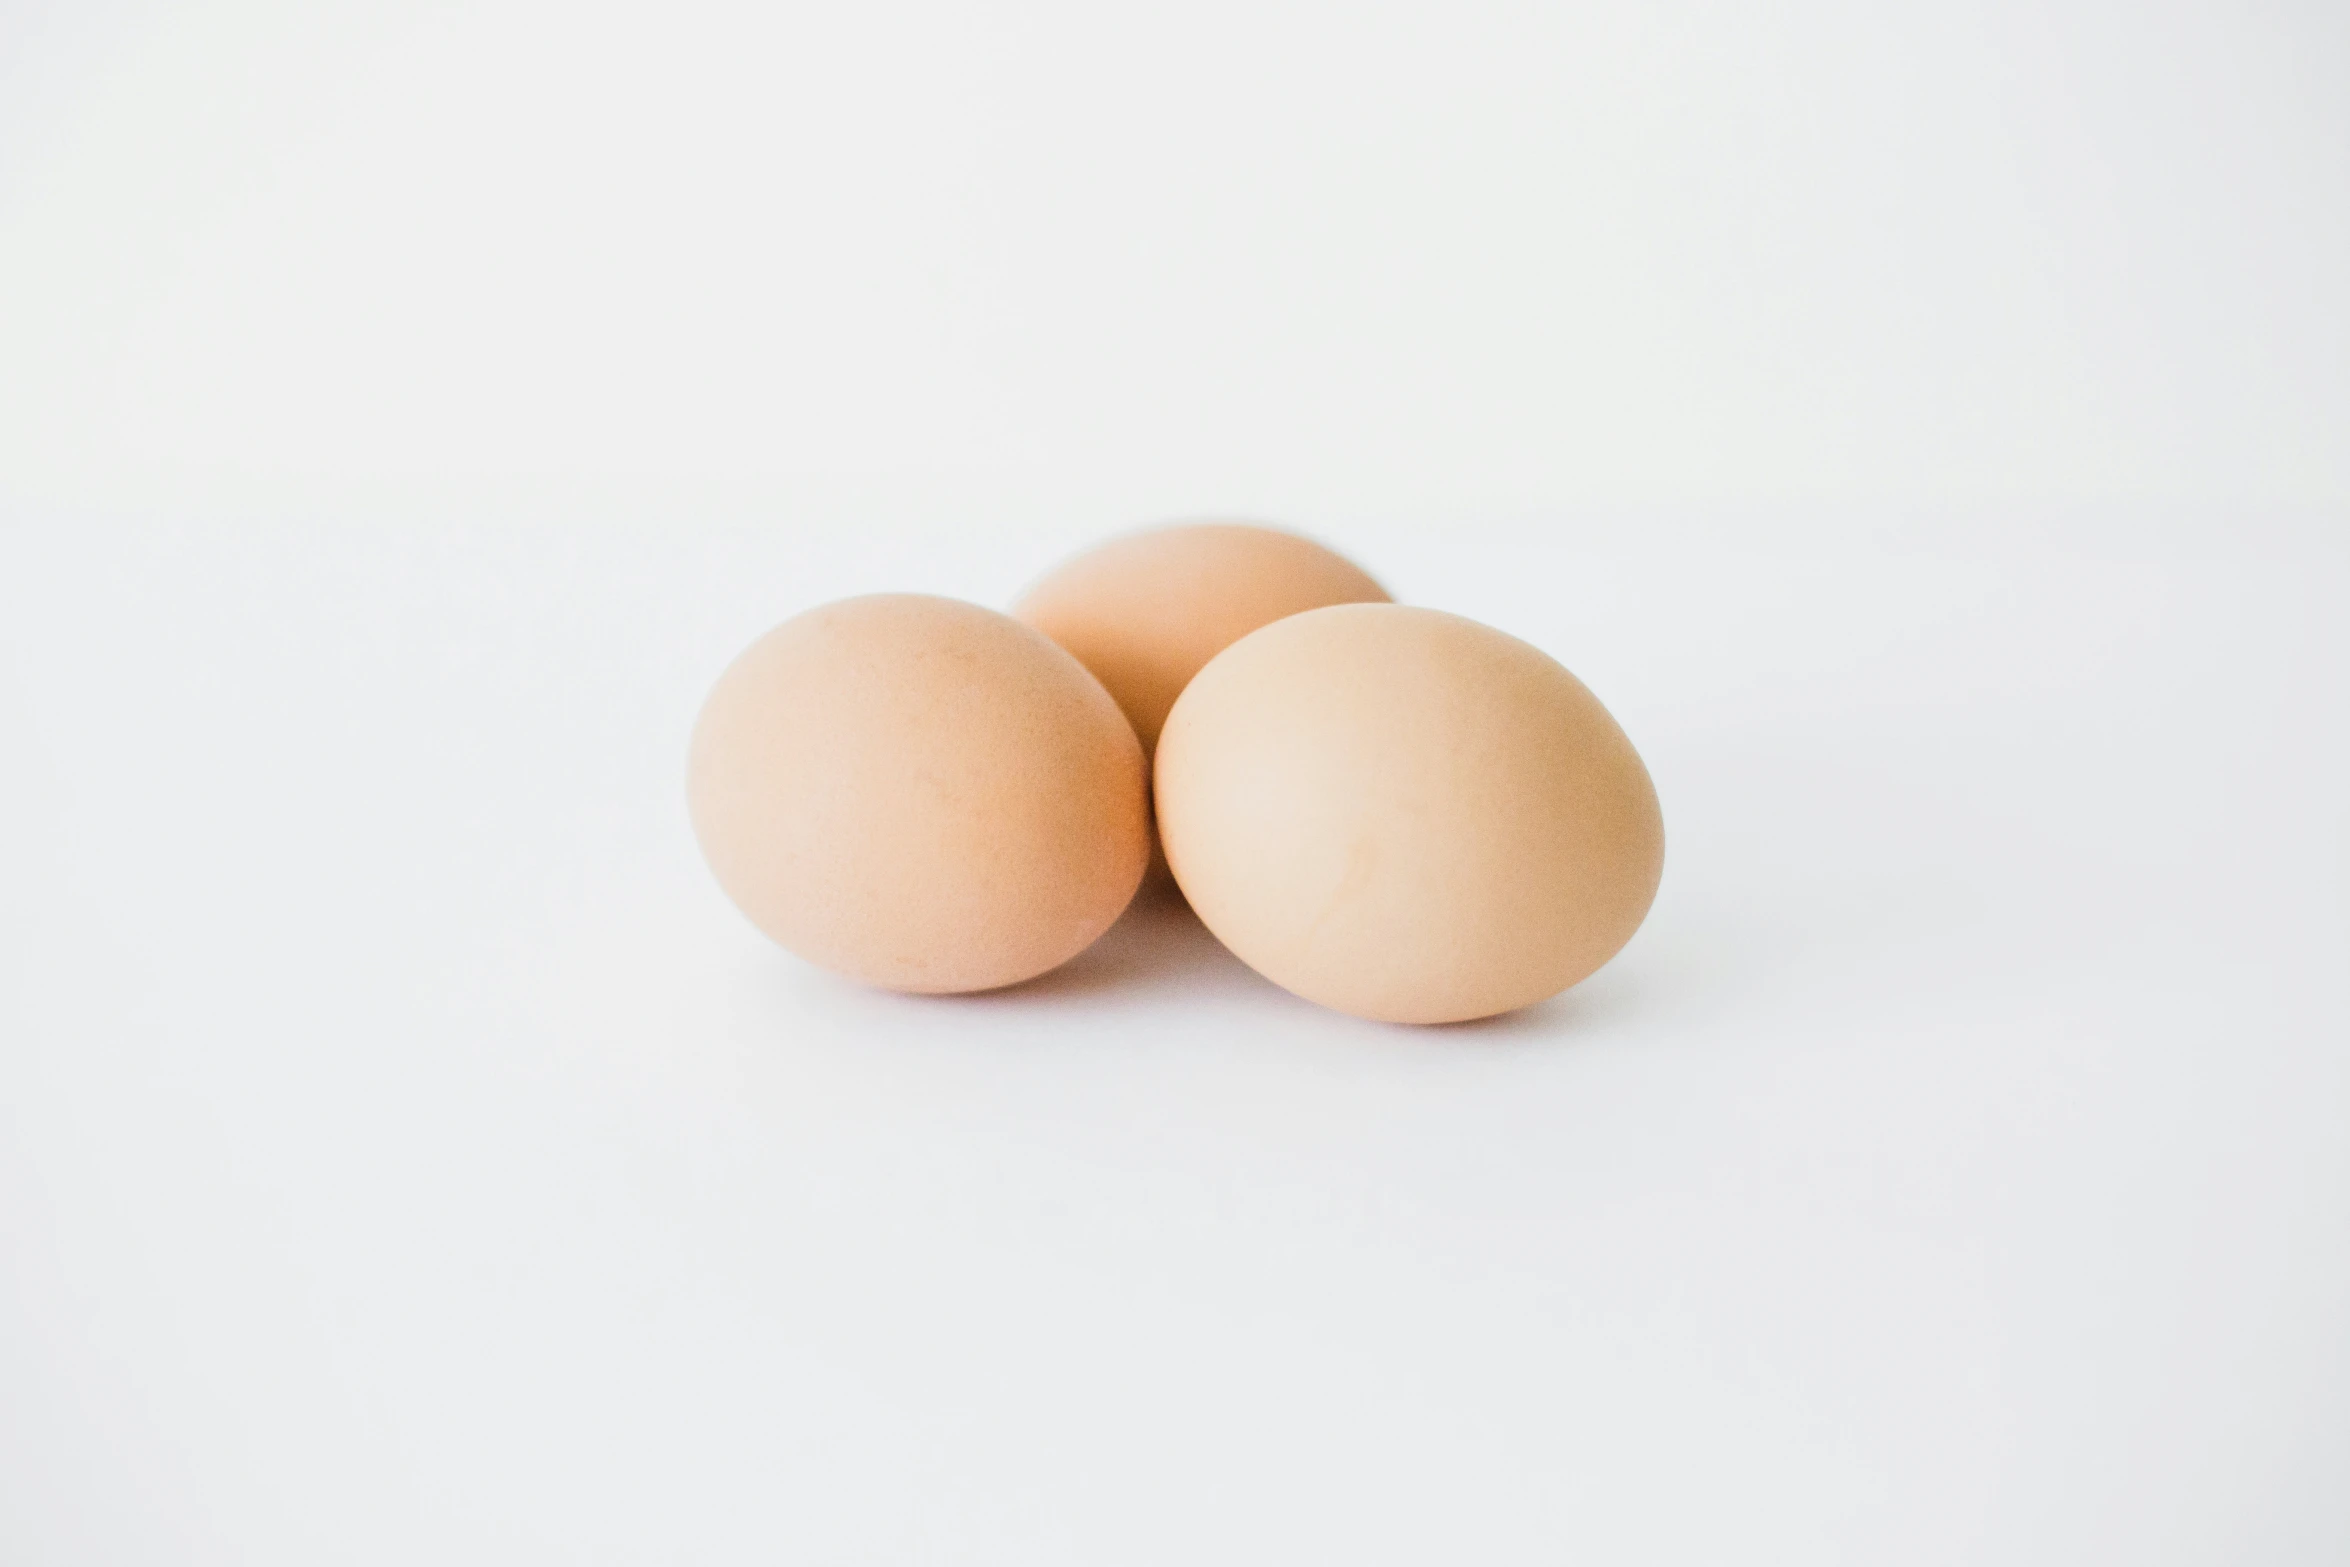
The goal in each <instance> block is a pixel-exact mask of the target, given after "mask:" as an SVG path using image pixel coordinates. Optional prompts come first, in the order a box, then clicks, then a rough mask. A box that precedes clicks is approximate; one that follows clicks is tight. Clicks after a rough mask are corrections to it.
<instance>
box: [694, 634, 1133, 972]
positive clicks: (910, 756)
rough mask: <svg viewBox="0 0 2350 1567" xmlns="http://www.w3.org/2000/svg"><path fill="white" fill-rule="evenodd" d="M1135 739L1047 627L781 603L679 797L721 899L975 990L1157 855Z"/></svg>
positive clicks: (1119, 890)
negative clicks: (784, 615) (787, 614)
mask: <svg viewBox="0 0 2350 1567" xmlns="http://www.w3.org/2000/svg"><path fill="white" fill-rule="evenodd" d="M1145 776H1146V774H1145V765H1144V761H1143V754H1142V747H1141V745H1140V744H1139V743H1138V742H1137V741H1136V739H1135V737H1134V731H1133V729H1132V728H1131V727H1130V726H1129V725H1128V724H1127V722H1126V720H1125V718H1124V717H1123V716H1122V715H1121V714H1120V712H1119V710H1118V705H1117V703H1115V702H1114V701H1112V700H1111V699H1110V695H1109V693H1108V692H1107V691H1105V690H1103V689H1102V686H1101V683H1100V682H1099V681H1097V680H1096V679H1094V677H1093V676H1092V675H1090V674H1088V673H1087V672H1086V669H1085V667H1084V666H1083V665H1082V664H1080V663H1078V662H1077V660H1076V659H1074V658H1072V657H1071V656H1070V655H1069V654H1068V653H1066V652H1064V651H1063V650H1062V649H1061V648H1060V647H1059V646H1057V645H1056V644H1055V643H1053V642H1052V640H1051V639H1049V638H1047V637H1046V636H1044V635H1043V634H1042V633H1040V632H1038V631H1036V630H1034V629H1032V628H1030V627H1028V626H1025V625H1022V624H1021V623H1020V622H1018V621H1016V620H1013V619H1012V618H1011V617H1009V616H1007V615H1002V614H998V613H996V612H995V611H993V610H989V609H982V608H980V607H979V606H978V605H976V604H965V603H961V602H958V601H956V600H953V599H943V598H931V597H927V596H923V595H918V594H881V595H876V596H873V597H869V598H854V599H845V600H842V601H841V602H839V603H835V604H827V605H825V606H824V607H822V608H820V609H814V610H810V611H808V612H807V613H806V614H803V615H800V616H798V617H796V618H794V619H792V620H788V621H786V622H784V623H783V624H782V625H780V626H778V627H776V628H775V629H774V630H772V631H770V632H768V633H767V634H766V635H765V636H763V637H761V638H760V639H759V640H758V641H756V642H754V643H753V644H751V646H750V648H749V649H748V650H746V651H745V652H744V653H743V654H742V656H741V657H739V658H737V659H736V660H735V661H734V663H733V664H732V665H731V666H730V667H728V669H727V670H726V672H725V673H724V674H723V675H721V676H720V677H719V679H718V683H717V685H716V687H715V688H714V689H713V690H712V691H711V692H710V695H709V699H708V700H707V701H706V702H705V703H704V705H703V707H702V711H701V716H700V717H699V719H698V720H697V721H696V723H695V725H694V731H693V739H692V745H691V750H690V755H689V758H688V764H687V795H688V803H689V806H690V809H691V814H692V819H693V827H694V832H695V835H696V837H697V838H698V839H699V840H700V843H701V847H702V853H703V855H704V857H705V858H707V859H708V861H709V864H710V869H711V870H712V871H713V872H714V873H715V874H716V876H717V878H718V883H719V885H720V887H722V888H723V889H724V890H725V892H726V894H727V896H728V897H730V898H732V899H733V900H734V902H735V904H736V905H737V906H738V907H739V908H740V909H741V910H742V912H743V913H744V914H746V915H748V916H749V917H750V920H751V923H752V924H754V925H756V926H757V927H758V928H759V929H760V930H762V931H764V932H765V933H766V934H767V935H768V936H769V937H770V938H772V939H773V940H774V941H776V942H777V943H779V944H780V945H782V946H784V947H786V948H788V949H789V950H791V951H793V952H796V953H798V954H799V955H800V956H801V957H803V958H806V959H808V960H809V961H810V962H812V963H816V964H820V965H822V966H823V967H825V968H828V969H831V970H834V971H835V972H837V973H840V974H845V975H847V976H849V977H850V978H852V979H857V980H862V981H864V982H866V983H867V984H872V985H878V986H883V987H886V988H888V989H892V990H906V991H924V992H943V991H969V990H988V989H992V988H994V987H996V986H1000V985H1009V984H1014V983H1016V982H1018V981H1020V980H1023V979H1028V978H1031V977H1032V976H1034V975H1037V974H1041V973H1043V972H1045V971H1046V970H1047V969H1050V968H1053V967H1055V966H1057V965H1058V964H1060V963H1063V962H1065V961H1066V960H1068V959H1069V958H1071V957H1074V956H1075V955H1076V954H1077V953H1079V952H1081V951H1083V950H1084V949H1085V947H1086V946H1087V945H1089V944H1090V943H1091V942H1092V941H1093V939H1094V938H1095V937H1096V936H1099V935H1100V934H1101V933H1102V932H1103V931H1104V930H1105V929H1107V928H1108V927H1109V925H1110V924H1111V922H1112V921H1114V920H1115V919H1116V918H1117V917H1118V915H1119V913H1120V911H1121V910H1123V909H1124V908H1125V906H1126V904H1127V902H1128V900H1129V899H1131V898H1132V897H1133V895H1134V892H1135V889H1136V887H1137V886H1138V885H1139V883H1140V881H1141V879H1142V873H1143V867H1144V863H1145V860H1146V858H1147V855H1148V853H1149V844H1150V828H1149V815H1148V805H1147V793H1146V788H1145Z"/></svg>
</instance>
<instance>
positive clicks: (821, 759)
mask: <svg viewBox="0 0 2350 1567" xmlns="http://www.w3.org/2000/svg"><path fill="white" fill-rule="evenodd" d="M688 774H689V780H688V794H689V801H690V805H691V809H692V814H693V822H694V829H695V832H696V834H697V836H698V837H699V838H700V840H701V845H702V850H703V853H704V854H705V855H706V856H707V858H708V860H709V862H710V866H711V868H712V869H713V870H714V871H715V872H716V873H717V877H718V880H719V883H720V885H721V886H722V887H724V889H725V890H726V892H727V894H728V895H729V896H730V897H731V898H733V900H734V901H735V903H736V904H737V905H738V906H739V907H740V908H741V909H742V911H743V912H744V913H745V914H747V915H748V916H749V917H750V919H751V921H752V923H754V924H755V925H757V926H758V927H759V928H760V929H761V930H762V931H764V932H765V933H766V934H767V935H768V936H769V937H771V938H773V939H774V940H775V941H776V942H778V943H780V944H781V945H783V946H785V947H787V948H789V949H790V950H792V951H793V952H796V953H798V954H799V955H800V956H802V957H804V958H807V959H809V960H810V961H812V962H814V963H817V964H820V965H822V966H824V967H826V968H829V969H832V970H835V971H837V972H839V973H842V974H845V975H848V976H850V977H851V978H854V979H858V980H862V981H865V982H866V983H869V984H873V985H879V986H883V987H886V988H889V989H894V990H906V991H923V992H952V991H973V990H989V989H994V988H996V987H999V986H1003V985H1010V984H1015V983H1017V982H1019V981H1021V980H1024V979H1028V978H1032V977H1033V976H1035V975H1038V974H1041V973H1044V972H1045V971H1047V970H1049V969H1052V968H1054V967H1057V966H1058V965H1059V964H1061V963H1064V962H1066V961H1067V960H1068V959H1070V958H1072V957H1074V956H1076V955H1077V954H1078V953H1079V952H1081V951H1083V950H1084V949H1085V948H1086V947H1087V946H1089V945H1090V944H1091V943H1092V942H1093V941H1094V939H1095V938H1096V937H1098V936H1100V935H1101V934H1102V932H1103V931H1105V930H1106V929H1108V928H1109V926H1110V925H1111V924H1112V922H1114V921H1115V920H1116V919H1117V917H1118V915H1119V914H1120V913H1121V912H1122V911H1123V910H1124V909H1125V907H1126V905H1127V904H1128V902H1129V901H1131V900H1132V898H1133V897H1134V895H1135V893H1136V891H1137V889H1138V888H1139V887H1140V885H1141V884H1142V882H1143V881H1144V879H1145V877H1146V875H1156V874H1159V872H1158V871H1156V870H1155V869H1154V861H1155V860H1156V858H1157V856H1156V855H1155V854H1154V847H1156V848H1157V849H1160V850H1163V853H1164V863H1165V867H1166V873H1168V874H1171V875H1172V876H1173V879H1174V881H1175V884H1176V885H1177V886H1178V887H1179V888H1180V889H1181V891H1182V894H1183V896H1184V897H1185V898H1186V899H1188V900H1189V901H1190V904H1191V907H1192V909H1193V910H1194V911H1195V912H1196V913H1197V914H1198V915H1199V917H1200V919H1201V921H1202V922H1204V923H1205V924H1206V926H1207V927H1208V929H1209V930H1211V931H1213V932H1214V933H1215V935H1216V936H1217V938H1218V939H1220V940H1221V941H1222V942H1223V943H1224V944H1225V945H1226V946H1227V947H1229V948H1231V949H1232V951H1233V952H1234V953H1235V954H1237V955H1238V956H1239V957H1240V958H1241V959H1242V961H1244V962H1246V963H1247V964H1249V965H1250V966H1251V967H1252V968H1254V969H1256V970H1257V971H1258V972H1259V973H1261V974H1263V975H1264V976H1265V977H1267V978H1268V979H1271V980H1273V981H1274V982H1275V983H1277V984H1279V985H1282V986H1284V987H1286V988H1287V989H1289V990H1291V991H1294V992H1295V993H1296V994H1298V995H1300V996H1303V997H1305V998H1307V999H1308V1000H1311V1001H1316V1002H1320V1003H1322V1004H1323V1005H1325V1006H1329V1007H1334V1008H1336V1009H1338V1010H1340V1011H1342V1012H1349V1013H1353V1014H1355V1015H1357V1016H1361V1017H1367V1018H1374V1019H1379V1020H1383V1021H1389V1022H1404V1023H1444V1022H1458V1021H1464V1020H1467V1019H1470V1018H1478V1017H1486V1016H1490V1015H1492V1014H1494V1013H1499V1012H1506V1011H1510V1010H1512V1009H1514V1008H1517V1007H1521V1006H1525V1005H1527V1004H1529V1003H1531V1002H1535V1001H1539V1000H1541V999H1543V998H1544V997H1546V996H1550V995H1554V994H1556V993H1557V992H1559V991H1561V990H1564V989H1565V988H1567V987H1568V986H1569V985H1572V984H1574V983H1575V982H1576V981H1578V980H1580V979H1582V978H1583V977H1584V976H1585V975H1587V974H1589V973H1591V972H1592V971H1593V970H1594V969H1596V968H1598V967H1599V966H1600V965H1601V964H1603V963H1605V962H1606V961H1607V960H1608V959H1609V958H1610V957H1612V956H1613V955H1614V954H1615V953H1616V951H1617V950H1618V949H1619V948H1621V947H1622V946H1623V944H1624V943H1625V942H1626V941H1627V940H1629V939H1630V938H1631V935H1632V932H1633V931H1634V930H1635V929H1636V928H1637V927H1638V926H1639V924H1640V921H1641V919H1642V918H1643V917H1644V916H1645V915H1646V914H1647V912H1648V907H1649V904H1650V902H1651V900H1652V899H1653V898H1654V897H1655V895H1656V888H1657V880H1658V877H1659V875H1660V873H1661V871H1662V868H1663V863H1664V826H1663V820H1662V817H1661V816H1660V815H1659V813H1658V809H1657V801H1656V791H1655V789H1654V787H1653V786H1652V785H1651V783H1650V781H1649V777H1648V771H1647V769H1646V768H1645V767H1644V766H1643V765H1642V763H1641V760H1640V757H1639V754H1638V753H1637V752H1635V751H1634V750H1633V748H1632V744H1631V742H1630V741H1629V740H1627V739H1626V738H1625V736H1624V732H1623V730H1622V729H1621V728H1620V727H1618V725H1617V724H1616V721H1615V720H1614V719H1613V718H1612V717H1611V716H1610V715H1609V714H1608V711H1607V710H1606V709H1605V708H1604V707H1602V706H1600V704H1599V702H1598V700H1597V699H1596V698H1595V697H1593V696H1592V694H1591V693H1590V692H1589V691H1588V690H1586V689H1585V688H1584V686H1583V685H1582V683H1581V682H1580V681H1578V680H1577V679H1576V678H1575V677H1574V676H1573V675H1571V674H1569V673H1568V672H1567V671H1566V670H1565V669H1564V668H1562V667H1560V666H1559V665H1558V664H1557V663H1556V662H1554V661H1553V660H1552V659H1550V658H1549V657H1548V656H1546V655H1545V654H1543V653H1541V652H1540V651H1538V650H1536V649H1535V648H1533V647H1531V646H1529V645H1527V644H1526V643H1524V642H1521V641H1519V640H1517V639H1516V638H1514V637H1511V636H1508V635H1505V634H1504V633H1502V632H1499V631H1495V630H1493V629H1492V628H1490V627H1487V626H1482V625H1479V624H1477V623H1476V622H1474V621H1470V620H1465V619H1462V618H1461V617H1459V616H1457V615H1449V614H1445V613H1442V612H1441V611H1437V610H1432V609H1419V608H1410V607H1406V606H1403V605H1399V604H1395V603H1393V602H1391V601H1390V600H1389V597H1388V595H1387V593H1386V591H1385V590H1384V589H1383V588H1381V587H1380V585H1379V584H1378V583H1377V582H1375V581H1373V580H1372V579H1371V578H1370V577H1369V576H1368V575H1366V574H1365V573H1364V572H1363V571H1361V570H1360V569H1359V568H1357V567H1356V566H1354V565H1353V564H1352V563H1351V562H1349V561H1347V560H1345V559H1343V558H1341V557H1340V556H1338V555H1336V554H1334V553H1332V552H1331V551H1329V550H1327V549H1325V548H1323V547H1322V546H1321V545H1319V544H1316V543H1314V542H1312V541H1311V540H1308V539H1304V538H1301V537H1298V536H1297V535H1295V534H1291V533H1285V532H1281V531H1278V530H1275V529H1271V528H1263V527H1256V526H1246V525H1240V524H1230V523H1197V524H1186V525H1181V526H1176V527H1170V528H1160V529H1156V530H1153V531H1149V532H1144V533H1137V534H1130V535H1128V536H1126V537H1123V538H1119V539H1115V540H1112V541H1111V542H1109V543H1107V544H1105V545H1102V546H1101V547H1099V548H1097V549H1094V550H1092V551H1089V552H1088V553H1086V554H1083V555H1080V556H1078V557H1077V558H1076V559H1074V560H1072V561H1069V562H1068V563H1067V564H1065V565H1063V566H1062V567H1060V568H1059V569H1058V570H1056V571H1054V572H1052V573H1051V574H1050V575H1048V576H1046V577H1045V578H1044V579H1043V580H1042V581H1040V582H1038V583H1037V584H1036V585H1035V586H1034V587H1032V588H1031V589H1030V590H1029V591H1028V592H1027V593H1026V594H1025V595H1024V596H1023V597H1022V598H1021V600H1020V601H1019V603H1018V604H1016V605H1015V606H1014V608H1013V611H1012V613H1011V614H1010V615H1002V614H998V613H996V612H995V611H993V610H989V609H983V608H981V607H979V606H978V605H975V604H966V603H962V602H960V601H957V600H954V599H944V598H932V597H927V596H922V595H916V594H880V595H875V596H872V597H866V598H853V599H844V600H842V601H840V602H838V603H834V604H827V605H825V606H823V607H821V608H818V609H814V610H810V611H808V612H807V613H805V614H802V615H799V616H797V617H795V618H793V619H791V620H788V621H786V622H784V623H783V624H782V625H781V626H778V627H776V628H775V629H774V630H773V631H771V632H769V633H768V634H767V635H765V636H764V637H762V638H760V639H759V640H758V641H757V642H755V643H753V644H752V645H751V647H750V648H749V649H748V650H746V651H745V652H744V653H743V654H742V656H741V657H739V658H737V659H736V660H735V661H734V663H733V664H732V665H731V666H730V667H729V668H728V669H727V670H726V672H725V673H724V674H723V675H722V676H720V677H719V680H718V683H717V686H716V687H715V689H713V690H712V691H711V693H710V696H709V699H708V701H707V702H706V703H705V705H704V706H703V709H702V713H701V717H700V719H699V721H698V722H697V723H696V725H695V728H694V735H693V743H692V754H691V758H690V762H689V768H688ZM1154 808H1155V809H1154ZM1154 815H1155V825H1154Z"/></svg>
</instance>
